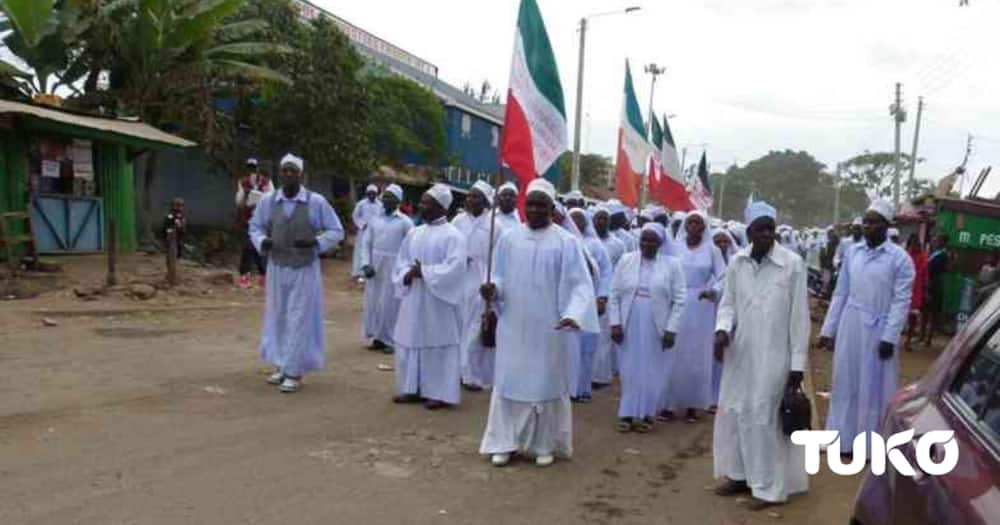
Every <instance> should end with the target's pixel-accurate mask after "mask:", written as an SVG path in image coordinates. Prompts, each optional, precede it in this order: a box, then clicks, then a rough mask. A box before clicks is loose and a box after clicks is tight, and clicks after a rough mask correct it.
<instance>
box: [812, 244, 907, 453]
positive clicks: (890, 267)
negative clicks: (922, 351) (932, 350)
mask: <svg viewBox="0 0 1000 525" xmlns="http://www.w3.org/2000/svg"><path fill="white" fill-rule="evenodd" d="M914 275H915V272H914V269H913V260H912V259H911V258H910V256H909V254H907V253H906V251H904V250H903V249H902V248H900V247H899V246H897V245H895V244H893V243H892V241H890V240H888V239H887V240H886V241H885V242H884V243H882V245H880V246H878V247H876V248H874V249H872V248H869V247H868V245H867V244H857V245H855V246H853V247H852V248H851V249H849V251H848V252H847V255H846V256H845V259H844V262H843V264H842V265H841V267H840V276H839V277H838V278H837V288H836V290H834V292H833V298H832V299H831V301H830V309H829V310H828V311H827V314H826V320H825V322H824V323H823V331H822V332H821V334H822V335H824V336H827V337H835V338H836V348H835V350H834V353H833V389H832V390H833V391H832V392H831V396H830V410H829V412H828V415H827V419H826V428H827V429H828V430H837V431H840V434H841V439H840V443H841V445H840V446H841V450H845V451H846V450H851V449H852V448H853V444H854V437H855V436H856V435H858V434H860V433H861V432H877V431H879V430H880V429H881V427H882V425H881V422H882V416H883V414H884V412H885V407H886V405H888V403H889V400H890V398H891V397H892V395H893V393H895V391H896V386H897V381H898V380H899V353H898V350H899V348H898V347H899V337H900V333H901V332H902V330H903V326H904V324H905V323H906V318H907V315H908V314H909V311H910V300H911V298H912V290H913V279H914ZM882 341H886V342H889V343H892V344H894V345H896V352H893V354H892V358H890V359H888V360H885V361H883V360H882V359H880V358H879V356H878V347H879V343H881V342H882Z"/></svg>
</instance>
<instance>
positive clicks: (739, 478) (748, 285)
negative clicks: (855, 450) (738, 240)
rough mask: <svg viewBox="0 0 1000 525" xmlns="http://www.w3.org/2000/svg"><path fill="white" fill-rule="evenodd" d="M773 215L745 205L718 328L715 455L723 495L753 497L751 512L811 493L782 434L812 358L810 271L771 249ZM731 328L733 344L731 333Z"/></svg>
mask: <svg viewBox="0 0 1000 525" xmlns="http://www.w3.org/2000/svg"><path fill="white" fill-rule="evenodd" d="M775 219H776V212H775V209H774V208H772V207H771V206H770V205H768V204H767V203H765V202H763V201H757V202H754V203H752V204H750V205H749V206H748V207H747V210H746V222H747V224H749V225H750V226H749V228H748V233H749V236H750V240H751V243H752V244H751V245H750V247H749V248H745V249H743V250H740V251H739V252H738V253H737V254H736V255H735V256H734V257H733V260H732V261H731V262H730V264H729V268H728V270H727V272H726V284H725V287H724V290H723V293H722V302H721V304H720V305H719V314H718V318H717V320H716V325H715V329H716V332H715V357H716V359H717V360H720V361H722V362H724V363H725V366H724V367H723V369H722V384H721V391H720V394H719V407H718V412H717V413H716V415H715V430H714V438H713V448H712V456H713V460H714V466H715V469H714V470H715V477H716V478H723V482H722V483H721V484H720V485H719V486H718V487H717V488H716V494H718V495H720V496H733V495H737V494H741V493H747V492H749V493H751V496H752V499H751V502H750V508H751V509H752V510H760V509H763V508H766V507H769V506H771V505H775V504H780V503H783V502H785V501H786V500H787V499H788V495H789V494H795V493H799V492H804V491H805V490H807V489H808V477H807V475H806V472H805V454H804V451H803V450H802V448H801V447H798V446H796V445H793V444H792V442H791V440H790V439H789V437H788V436H786V435H785V434H784V432H783V431H782V428H781V419H780V417H779V408H780V406H781V400H782V398H783V396H784V393H785V391H786V389H787V388H798V387H799V385H801V383H802V379H803V371H804V370H805V367H806V360H807V358H808V352H809V330H810V319H809V296H808V290H807V286H806V277H807V271H806V267H805V263H804V262H803V261H802V259H801V258H800V257H798V256H797V255H796V254H794V253H792V252H791V251H790V250H788V249H787V248H785V247H783V246H781V245H780V244H778V243H776V242H775V237H776V234H775ZM734 327H735V333H734V334H733V336H732V344H730V335H729V334H730V333H731V332H732V330H733V328H734Z"/></svg>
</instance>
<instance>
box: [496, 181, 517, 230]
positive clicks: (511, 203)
mask: <svg viewBox="0 0 1000 525" xmlns="http://www.w3.org/2000/svg"><path fill="white" fill-rule="evenodd" d="M496 204H497V225H498V226H499V227H500V231H501V233H502V232H505V231H507V230H509V229H511V228H520V227H521V217H520V216H519V215H518V214H517V185H516V184H514V183H513V182H505V183H503V184H501V185H500V187H499V188H497V202H496Z"/></svg>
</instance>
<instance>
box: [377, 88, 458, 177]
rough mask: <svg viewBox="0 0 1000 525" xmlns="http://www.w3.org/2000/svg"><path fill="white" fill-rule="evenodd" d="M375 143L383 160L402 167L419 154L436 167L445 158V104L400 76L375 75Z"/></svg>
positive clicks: (426, 90)
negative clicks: (407, 160) (407, 159)
mask: <svg viewBox="0 0 1000 525" xmlns="http://www.w3.org/2000/svg"><path fill="white" fill-rule="evenodd" d="M368 92H369V95H370V96H371V98H372V100H374V101H377V104H374V105H373V106H372V123H371V129H372V142H373V146H374V148H375V154H376V155H377V157H378V161H379V162H380V163H385V164H390V165H395V166H399V165H402V164H404V163H405V162H404V159H405V158H407V157H408V156H411V155H416V156H417V157H418V158H419V159H420V160H421V161H422V163H424V164H427V165H431V166H436V165H439V164H441V162H442V161H443V160H444V157H445V153H446V152H445V150H446V148H447V144H446V140H447V139H446V133H447V132H446V130H445V113H444V107H442V106H441V102H440V101H438V99H437V97H436V96H435V95H434V94H433V93H431V92H430V91H429V90H428V89H427V88H425V87H423V86H421V85H420V84H417V83H416V82H413V81H411V80H408V79H406V78H403V77H398V76H372V77H371V78H370V79H369V80H368Z"/></svg>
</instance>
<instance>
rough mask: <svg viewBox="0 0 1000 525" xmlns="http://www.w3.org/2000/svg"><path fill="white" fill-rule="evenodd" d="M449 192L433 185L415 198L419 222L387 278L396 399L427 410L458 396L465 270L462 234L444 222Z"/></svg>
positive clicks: (465, 257) (405, 242)
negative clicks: (393, 298) (393, 307)
mask: <svg viewBox="0 0 1000 525" xmlns="http://www.w3.org/2000/svg"><path fill="white" fill-rule="evenodd" d="M451 200H452V196H451V190H450V189H449V188H448V186H446V185H444V184H435V185H434V186H433V187H431V189H429V190H427V192H426V193H424V195H423V197H421V199H420V216H421V217H422V218H423V220H424V223H423V224H421V225H420V226H418V227H416V228H414V229H412V230H410V233H408V234H406V237H405V238H404V239H403V245H402V246H401V247H400V249H399V257H398V258H397V260H396V270H395V272H394V274H393V277H392V281H393V283H394V284H395V286H396V293H397V295H398V296H400V297H401V300H400V305H399V316H398V317H397V319H396V329H395V331H394V332H393V342H394V343H395V344H396V389H397V392H398V395H397V396H396V397H394V398H393V401H395V402H396V403H419V402H424V406H425V407H426V408H427V409H429V410H438V409H441V408H445V407H448V406H453V405H457V404H458V403H459V401H460V400H461V387H460V383H461V355H460V350H459V344H460V342H461V335H462V314H461V308H462V305H463V304H464V303H463V301H464V300H465V294H464V291H465V288H464V283H465V275H466V272H467V268H468V263H467V260H468V255H467V254H466V247H465V237H464V236H463V235H462V233H461V232H459V231H458V230H457V229H455V227H454V226H452V225H451V224H450V223H448V217H447V215H446V214H447V210H448V207H449V206H451Z"/></svg>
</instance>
